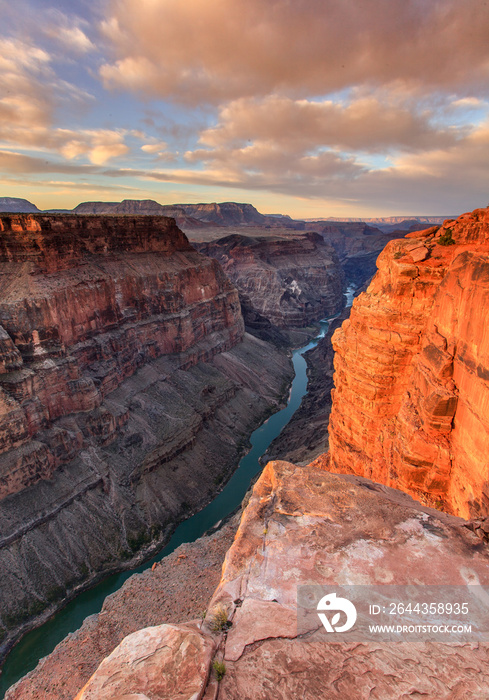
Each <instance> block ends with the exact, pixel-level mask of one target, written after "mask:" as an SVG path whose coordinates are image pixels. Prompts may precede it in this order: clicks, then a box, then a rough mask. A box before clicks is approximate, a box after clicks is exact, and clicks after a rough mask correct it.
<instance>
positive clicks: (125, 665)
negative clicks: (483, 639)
mask: <svg viewBox="0 0 489 700" xmlns="http://www.w3.org/2000/svg"><path fill="white" fill-rule="evenodd" d="M401 554H402V555H401ZM488 577H489V553H488V550H487V547H486V546H485V545H483V544H482V543H481V542H480V540H479V539H478V538H477V537H476V535H474V533H472V532H470V531H469V530H468V529H467V528H466V527H464V521H462V520H460V519H458V518H455V517H453V516H449V515H446V514H443V513H440V512H438V511H435V510H433V509H429V508H426V507H423V506H421V505H420V504H419V503H416V502H415V501H413V500H412V499H411V498H410V497H409V496H406V495H405V494H402V493H401V492H399V491H395V490H394V489H389V488H387V487H383V486H379V485H376V484H374V483H373V482H371V481H369V480H367V479H363V478H361V477H356V476H348V475H345V476H338V475H332V474H328V473H326V472H324V471H322V470H318V469H314V468H311V467H307V468H301V467H296V466H294V465H292V464H289V463H286V462H270V463H269V464H268V465H267V467H266V469H265V471H264V472H263V474H262V476H261V477H260V479H259V481H258V482H257V484H256V485H255V487H254V490H253V495H252V497H251V500H250V502H249V504H248V506H247V508H246V510H245V511H244V514H243V517H242V520H241V524H240V527H239V529H238V532H237V534H236V538H235V541H234V544H233V545H232V547H231V549H230V550H229V552H228V554H227V556H226V560H225V563H224V567H223V572H222V578H221V582H220V584H219V586H218V588H217V590H216V592H215V594H214V596H213V598H212V600H211V602H210V605H209V609H208V612H207V616H206V619H205V623H204V625H203V626H202V625H197V627H194V628H185V627H182V626H179V627H178V629H177V630H175V629H174V628H172V627H169V626H167V625H164V626H162V627H158V628H156V630H155V629H154V628H151V629H149V630H142V631H141V632H139V633H138V635H137V636H135V635H131V636H130V637H128V638H127V639H126V640H125V641H124V643H123V644H122V645H120V646H119V647H118V648H117V649H116V650H114V652H113V653H112V654H111V656H110V657H109V658H108V659H107V660H106V661H105V662H104V663H103V664H102V665H101V666H100V667H99V669H98V670H97V671H96V672H95V674H94V675H93V677H92V678H91V679H90V681H89V682H88V683H87V684H86V686H85V687H84V688H83V689H82V690H81V691H80V693H79V694H78V695H77V696H76V700H102V698H104V699H108V698H111V697H114V698H115V697H116V696H117V697H120V696H124V697H126V696H127V697H140V696H141V697H154V698H159V699H160V700H163V699H168V700H169V698H172V697H175V696H174V695H171V693H168V692H165V691H161V690H160V688H161V687H162V686H163V685H164V683H168V682H169V680H170V679H171V678H172V677H173V675H174V674H182V664H183V662H182V653H180V652H174V653H173V655H172V656H173V662H170V661H169V660H168V659H165V666H164V668H163V669H162V671H161V673H160V674H159V675H157V674H155V673H154V671H153V669H154V663H153V653H152V650H151V648H150V647H151V646H152V645H153V646H154V642H153V640H154V639H155V638H156V637H157V638H158V639H160V640H161V639H163V640H168V639H171V638H174V637H175V635H178V636H179V639H180V640H182V637H184V639H185V642H184V643H183V644H182V643H181V644H180V647H179V648H180V649H184V648H187V645H193V646H192V648H193V649H199V653H198V655H196V656H195V657H193V658H192V659H191V660H190V662H189V663H188V664H186V665H185V668H186V670H187V672H188V675H185V677H186V678H188V677H190V678H192V683H193V684H194V685H195V687H198V688H199V691H198V692H199V693H200V695H196V696H195V697H204V698H215V697H217V692H218V697H219V700H231V699H232V700H269V699H270V698H272V697H273V698H277V699H278V700H292V699H294V700H295V698H304V699H305V700H317V699H318V698H328V699H331V700H334V699H335V698H338V700H339V699H340V698H341V699H342V700H343V699H344V698H354V699H355V700H367V699H369V698H372V697H375V698H377V699H378V700H392V698H394V697H395V698H403V697H406V698H407V697H427V698H437V700H449V698H450V699H452V700H453V699H454V698H462V697H463V698H464V699H465V700H476V699H478V698H480V697H484V694H485V693H486V691H487V687H488V684H489V646H488V644H485V643H477V644H473V643H464V642H459V643H457V644H456V645H454V644H449V643H447V644H444V643H441V642H434V641H421V642H418V643H416V644H412V643H410V642H396V643H392V642H391V643H388V642H382V641H378V642H377V641H376V642H369V641H365V642H362V643H361V644H359V643H352V642H345V641H344V642H341V641H337V638H336V637H335V638H334V641H331V640H330V637H329V635H328V634H327V633H325V631H324V629H323V627H322V625H321V623H320V622H319V620H318V619H317V617H316V616H314V617H315V618H316V619H315V622H314V624H313V625H312V626H311V629H310V630H309V631H308V632H307V633H306V634H304V633H302V632H301V631H300V630H299V631H298V625H297V586H298V585H301V584H307V585H320V586H325V585H332V586H338V585H345V584H348V585H355V584H358V585H369V584H371V585H383V584H397V585H410V586H421V587H422V586H423V585H430V584H431V585H459V586H467V585H473V584H476V583H478V582H483V581H487V580H488ZM216 620H220V621H223V620H224V621H226V622H223V624H221V625H219V627H220V628H221V629H224V630H225V631H224V632H222V631H221V632H219V631H216V627H218V625H216ZM213 629H214V631H213ZM196 637H197V638H196ZM142 643H144V645H145V646H144V647H139V646H138V645H140V644H142ZM211 644H213V645H214V651H213V652H212V653H211V654H209V651H208V650H209V648H210V645H211ZM173 646H175V645H173ZM213 654H214V660H215V661H218V662H219V663H222V664H223V666H218V665H214V669H216V670H217V672H218V673H219V671H221V675H222V671H225V673H224V676H223V677H222V679H221V681H220V683H219V688H218V691H217V678H216V673H215V670H212V667H213V664H211V658H212V656H213ZM208 678H209V682H208V681H207V679H208ZM104 683H105V684H107V685H106V686H105V687H104ZM206 683H207V686H206ZM114 684H116V685H114ZM106 688H111V692H108V693H106ZM112 689H113V690H112ZM138 693H139V694H141V695H138ZM126 694H127V695H126ZM131 694H132V695H131ZM185 697H189V695H187V696H185Z"/></svg>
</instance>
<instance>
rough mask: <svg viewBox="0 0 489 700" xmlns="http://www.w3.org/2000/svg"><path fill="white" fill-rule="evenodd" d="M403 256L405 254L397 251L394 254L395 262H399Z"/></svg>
mask: <svg viewBox="0 0 489 700" xmlns="http://www.w3.org/2000/svg"><path fill="white" fill-rule="evenodd" d="M403 255H404V253H402V252H401V251H400V250H396V252H395V253H394V260H399V258H402V256H403Z"/></svg>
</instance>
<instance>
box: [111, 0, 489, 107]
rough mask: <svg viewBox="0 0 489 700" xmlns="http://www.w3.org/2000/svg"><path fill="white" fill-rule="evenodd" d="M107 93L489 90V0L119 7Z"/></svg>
mask: <svg viewBox="0 0 489 700" xmlns="http://www.w3.org/2000/svg"><path fill="white" fill-rule="evenodd" d="M102 31H103V32H104V33H105V36H106V37H107V38H108V40H109V41H110V42H111V44H112V47H113V51H114V60H112V61H110V62H106V63H105V64H104V65H103V66H102V68H101V76H102V78H103V80H104V82H105V84H106V85H107V86H110V87H121V88H123V89H132V90H140V91H143V92H146V93H148V94H154V95H159V96H164V97H170V98H172V99H176V100H180V101H182V102H187V103H191V104H196V103H201V102H219V101H222V100H227V99H236V98H238V97H242V96H251V95H255V96H258V95H266V94H270V93H280V94H288V95H289V96H294V97H300V96H306V95H322V94H327V93H328V92H331V91H334V90H339V89H342V88H345V87H347V86H352V85H359V84H369V85H387V84H390V83H392V82H394V81H401V82H402V83H403V84H405V85H409V86H411V87H413V88H415V89H418V90H425V91H429V90H432V89H437V88H442V89H450V90H455V91H460V92H461V93H464V94H465V91H466V90H470V88H476V89H477V90H480V91H482V92H485V93H487V91H488V89H489V80H488V78H489V62H488V41H487V37H488V36H489V5H488V4H486V3H481V2H480V0H465V1H464V3H463V5H461V3H460V0H430V1H429V2H425V1H423V0H362V2H358V0H341V1H339V0H294V1H293V2H291V1H290V0H206V2H202V0H186V1H185V2H181V0H159V2H154V0H112V2H111V4H110V13H109V16H108V18H107V19H106V20H105V22H104V23H103V24H102Z"/></svg>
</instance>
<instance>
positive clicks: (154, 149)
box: [141, 141, 168, 155]
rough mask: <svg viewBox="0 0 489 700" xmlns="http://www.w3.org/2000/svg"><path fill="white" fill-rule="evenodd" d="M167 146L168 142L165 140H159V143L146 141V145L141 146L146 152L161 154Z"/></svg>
mask: <svg viewBox="0 0 489 700" xmlns="http://www.w3.org/2000/svg"><path fill="white" fill-rule="evenodd" d="M167 147H168V144H167V143H166V142H165V141H158V142H157V143H145V144H144V146H141V150H142V151H144V152H145V153H150V154H155V153H156V154H160V155H161V153H162V152H164V151H166V149H167Z"/></svg>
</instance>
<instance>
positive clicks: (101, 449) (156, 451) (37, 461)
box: [0, 214, 291, 651]
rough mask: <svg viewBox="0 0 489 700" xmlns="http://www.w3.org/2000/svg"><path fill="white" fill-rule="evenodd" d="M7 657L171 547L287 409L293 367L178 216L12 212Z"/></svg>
mask: <svg viewBox="0 0 489 700" xmlns="http://www.w3.org/2000/svg"><path fill="white" fill-rule="evenodd" d="M0 260H1V262H2V266H1V271H0V324H1V330H0V333H1V335H0V351H1V358H0V400H1V411H0V452H1V453H0V498H1V500H0V531H1V533H2V535H1V540H0V566H1V568H2V577H1V581H0V601H1V603H0V628H1V629H0V633H1V636H2V650H3V651H5V649H7V648H8V646H9V645H10V644H11V642H12V641H13V639H15V638H16V637H17V636H18V634H19V633H20V632H21V631H22V630H23V629H26V628H27V627H28V626H30V625H31V624H33V622H35V621H36V620H38V619H41V618H42V617H45V616H46V615H47V614H49V613H52V611H53V610H54V609H55V608H56V606H58V605H59V604H60V603H61V602H63V601H64V600H66V599H67V598H69V597H70V596H72V595H74V594H75V593H76V591H78V590H81V589H82V588H84V587H86V586H87V585H90V584H92V583H93V582H94V581H96V580H98V579H99V578H100V577H101V576H103V575H106V574H107V573H109V572H111V571H114V570H117V569H120V568H121V567H122V568H124V567H128V566H130V565H134V562H135V561H137V560H138V557H139V558H140V557H141V556H143V555H144V556H146V555H148V554H149V553H150V552H151V551H154V550H155V548H158V547H161V545H162V543H163V542H164V541H165V540H166V539H167V538H168V535H169V533H170V532H171V531H172V529H173V528H174V527H175V524H176V523H177V522H178V521H179V520H181V519H182V518H184V517H186V516H188V515H189V514H190V513H192V512H193V511H194V510H196V509H198V508H201V507H202V506H203V505H205V503H207V502H208V501H209V500H210V499H211V498H212V496H213V495H214V494H215V492H216V490H218V489H219V485H220V484H222V483H223V482H224V481H225V480H226V479H227V478H228V477H229V475H230V473H231V472H232V470H233V469H234V468H235V465H236V463H237V461H238V459H239V455H240V454H241V452H242V451H243V449H244V448H245V445H246V442H247V439H248V436H249V434H250V433H251V431H252V430H253V428H254V427H256V425H258V424H259V423H260V422H261V421H262V420H263V418H264V416H265V415H267V414H268V413H269V412H270V411H273V410H276V408H277V407H278V406H279V405H280V402H281V401H282V397H283V396H284V392H285V389H286V387H287V384H288V382H289V381H290V378H291V367H290V361H289V360H288V358H287V357H286V356H285V355H284V354H283V353H279V352H278V351H277V350H275V349H274V347H272V346H270V345H268V344H266V343H264V342H263V341H261V340H259V339H257V338H254V337H252V336H250V335H249V334H245V332H244V324H243V319H242V315H241V311H240V305H239V299H238V293H237V291H236V290H235V288H234V287H233V286H232V285H231V283H230V282H229V281H228V280H227V278H226V277H225V275H224V274H223V272H222V270H221V268H220V266H219V265H218V263H216V262H215V261H214V260H212V259H210V258H206V257H204V256H202V255H201V254H199V253H198V252H197V251H195V249H194V248H192V246H191V245H190V244H189V242H188V240H187V238H186V237H185V235H184V234H183V233H182V232H181V231H180V230H179V229H178V228H177V227H176V225H175V222H174V220H172V219H169V218H166V217H134V218H130V217H127V216H124V217H94V216H90V217H83V216H74V215H46V214H25V215H22V214H19V215H2V216H1V217H0Z"/></svg>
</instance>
